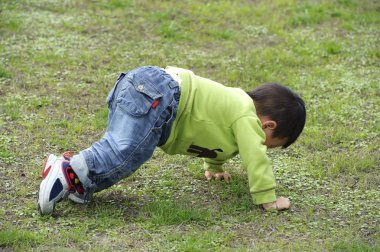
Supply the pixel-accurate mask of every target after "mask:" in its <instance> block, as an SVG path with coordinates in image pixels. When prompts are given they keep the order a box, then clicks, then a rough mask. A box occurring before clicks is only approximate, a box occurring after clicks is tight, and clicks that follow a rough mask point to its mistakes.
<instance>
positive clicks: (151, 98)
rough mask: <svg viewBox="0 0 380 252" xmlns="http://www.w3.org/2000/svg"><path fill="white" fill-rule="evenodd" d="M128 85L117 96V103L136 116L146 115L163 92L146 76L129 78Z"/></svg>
mask: <svg viewBox="0 0 380 252" xmlns="http://www.w3.org/2000/svg"><path fill="white" fill-rule="evenodd" d="M128 82H129V83H128V85H127V86H126V87H125V89H123V90H122V91H121V92H120V95H118V97H117V100H116V102H117V104H118V105H119V106H120V108H121V109H123V110H124V111H125V112H127V113H128V114H130V115H131V116H134V117H141V116H144V115H146V114H147V113H148V112H149V110H150V109H151V108H152V106H154V105H153V103H154V102H155V101H157V100H159V99H160V98H161V97H162V96H163V94H161V93H160V92H159V91H158V90H157V89H156V88H155V87H154V85H153V84H152V83H151V82H150V81H149V80H146V79H144V78H137V77H135V78H133V77H132V78H129V79H128Z"/></svg>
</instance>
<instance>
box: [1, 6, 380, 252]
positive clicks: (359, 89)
mask: <svg viewBox="0 0 380 252" xmlns="http://www.w3.org/2000/svg"><path fill="white" fill-rule="evenodd" d="M379 9H380V4H379V2H378V1H374V0H363V1H359V0H334V1H327V0H316V1H311V0H310V1H298V0H278V1H264V0H259V1H227V0H221V1H206V2H200V1H190V0H186V1H176V2H175V3H174V2H173V1H148V0H141V1H132V0H130V1H128V0H113V1H106V0H101V1H55V0H53V1H45V0H41V1H24V0H21V1H11V0H4V1H1V2H0V13H1V14H0V62H1V63H0V176H1V180H0V250H2V249H3V250H5V251H8V250H10V251H31V250H33V251H64V250H73V251H111V250H116V251H129V250H132V251H139V250H142V251H380V235H379V234H380V233H379V231H380V230H379V227H380V222H379V220H380V212H379V202H380V193H379V185H380V176H379V168H380V152H379V150H380V135H379V133H380V116H379V112H378V111H379V107H380V99H379V97H380V91H379V90H380V89H379V83H380V78H379V76H380V47H379V45H380V39H379V38H380V36H379V35H380V34H379V28H380V15H379ZM142 65H159V66H163V67H164V66H166V65H172V66H179V67H184V68H189V69H192V70H193V71H194V72H195V73H197V74H199V75H201V76H205V77H208V78H210V79H213V80H216V81H218V82H221V83H224V84H225V85H228V86H233V87H241V88H243V89H247V90H248V89H252V88H253V87H255V86H257V85H259V84H260V83H263V82H281V83H284V84H286V85H288V86H290V87H291V88H292V89H294V90H295V91H297V92H299V93H300V94H301V96H302V97H303V98H304V100H305V102H306V105H307V112H308V115H307V123H306V127H305V130H304V133H303V134H302V136H301V138H300V139H299V140H298V141H297V142H296V143H295V144H294V145H293V146H291V147H290V148H289V149H287V150H273V151H270V152H269V156H270V158H271V159H272V160H273V167H274V173H275V175H276V178H277V182H278V188H277V194H278V195H279V196H288V197H290V199H291V202H292V208H291V209H290V210H289V211H285V212H279V213H277V212H264V211H263V210H262V209H261V208H260V207H257V206H254V205H253V204H252V200H251V196H250V194H249V191H248V182H247V176H246V171H245V170H244V169H243V168H242V167H241V161H240V159H239V158H238V157H236V158H234V159H232V160H231V161H229V162H227V163H226V165H225V169H226V170H227V171H229V172H230V173H231V174H232V177H233V181H232V182H231V183H230V184H225V183H223V182H216V181H212V182H209V183H208V182H206V181H205V179H204V178H203V171H202V169H201V167H202V161H201V160H198V159H194V158H189V157H183V156H167V155H165V154H164V153H163V152H162V151H159V150H158V151H157V152H155V154H154V156H153V158H152V159H151V160H150V161H149V162H148V163H147V164H144V165H143V166H142V167H141V169H139V170H138V171H137V172H136V173H135V174H134V175H133V176H131V177H129V178H128V179H126V180H123V181H121V182H120V183H118V184H117V185H116V186H113V187H111V188H109V189H107V190H105V191H102V192H100V193H98V194H96V195H95V197H94V199H93V201H92V202H91V203H90V204H88V205H84V206H78V205H75V204H72V203H70V202H68V201H63V202H61V203H60V204H58V205H57V208H56V214H55V215H54V216H53V217H40V216H39V215H38V213H37V211H36V196H37V192H38V187H39V183H40V176H41V165H42V163H43V161H44V158H45V156H46V155H47V154H48V153H56V154H59V153H62V152H63V151H65V150H68V149H70V150H74V151H80V150H82V149H84V148H87V147H89V146H90V145H91V144H92V143H93V142H94V141H96V140H98V139H99V138H100V137H101V136H102V135H103V133H104V130H105V129H106V127H107V106H106V103H105V98H106V96H107V93H108V90H109V89H110V88H111V87H112V86H113V84H114V82H115V80H116V79H117V77H118V74H119V73H120V72H122V71H128V70H130V69H133V68H135V67H138V66H142Z"/></svg>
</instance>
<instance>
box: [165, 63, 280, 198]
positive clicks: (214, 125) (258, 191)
mask: <svg viewBox="0 0 380 252" xmlns="http://www.w3.org/2000/svg"><path fill="white" fill-rule="evenodd" d="M166 70H167V71H169V72H170V73H171V74H175V75H177V76H178V77H179V78H180V79H181V84H180V86H181V97H180V101H179V107H178V112H177V116H176V119H175V120H174V122H173V126H172V129H171V132H170V135H169V138H168V140H167V142H166V143H165V144H164V145H162V146H160V148H161V149H162V150H163V151H165V152H166V153H168V154H185V155H191V156H195V157H200V158H204V160H205V164H204V168H205V169H206V170H210V171H214V172H215V171H220V172H221V171H223V169H222V164H223V163H225V162H226V161H227V160H228V159H230V158H232V157H234V156H235V155H237V154H240V157H241V159H242V162H243V167H244V168H246V169H247V174H248V181H249V188H250V192H251V193H252V196H253V202H254V203H255V204H263V203H268V202H273V201H275V200H276V195H275V186H276V182H275V179H274V175H273V171H272V167H271V163H270V161H269V159H268V157H267V155H266V146H265V145H264V144H263V143H264V141H265V133H264V131H263V130H262V128H261V122H260V120H259V118H258V116H257V114H256V109H255V106H254V103H253V101H252V99H251V98H250V97H249V96H248V95H247V94H246V93H245V92H244V91H243V90H241V89H240V88H231V87H226V86H223V85H222V84H219V83H217V82H215V81H212V80H209V79H206V78H202V77H200V76H197V75H195V74H194V73H193V72H192V71H190V70H185V69H181V68H176V67H167V68H166Z"/></svg>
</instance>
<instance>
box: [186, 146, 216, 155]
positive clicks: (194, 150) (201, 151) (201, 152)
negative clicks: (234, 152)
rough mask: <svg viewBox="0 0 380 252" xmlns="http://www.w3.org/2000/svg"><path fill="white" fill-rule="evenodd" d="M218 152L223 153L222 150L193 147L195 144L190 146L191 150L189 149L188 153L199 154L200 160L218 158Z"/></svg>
mask: <svg viewBox="0 0 380 252" xmlns="http://www.w3.org/2000/svg"><path fill="white" fill-rule="evenodd" d="M217 151H218V152H223V150H222V149H213V150H210V149H207V148H204V147H200V146H197V145H193V144H192V145H190V146H189V148H188V149H187V152H189V153H195V154H198V155H197V157H200V158H216V157H217V156H218V153H217Z"/></svg>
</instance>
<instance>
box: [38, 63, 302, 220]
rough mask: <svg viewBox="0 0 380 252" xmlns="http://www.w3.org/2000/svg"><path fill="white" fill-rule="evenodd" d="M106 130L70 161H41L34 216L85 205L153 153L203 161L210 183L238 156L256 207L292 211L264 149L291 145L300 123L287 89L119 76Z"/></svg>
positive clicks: (171, 72) (184, 74)
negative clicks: (65, 205) (69, 203)
mask: <svg viewBox="0 0 380 252" xmlns="http://www.w3.org/2000/svg"><path fill="white" fill-rule="evenodd" d="M107 105H108V108H109V114H108V128H107V130H106V132H105V134H104V136H103V137H102V138H101V139H100V140H99V141H98V142H96V143H94V144H93V145H92V146H91V147H90V148H88V149H85V150H82V151H81V152H79V153H78V154H76V155H72V153H69V152H66V153H64V154H63V156H61V157H57V156H55V155H50V156H49V157H48V158H47V160H46V161H45V164H44V167H43V174H42V182H41V184H40V190H39V198H38V210H39V212H40V214H42V215H46V214H52V213H53V211H54V207H55V205H56V203H57V202H59V201H60V200H61V199H63V198H65V197H67V196H68V197H69V198H70V199H71V200H73V201H75V202H78V203H84V202H86V201H87V200H88V199H89V198H90V196H91V195H92V193H94V192H98V191H101V190H104V189H106V188H108V187H110V186H112V185H114V184H115V183H117V182H118V181H120V180H121V179H123V178H126V177H128V176H130V175H131V174H132V173H133V172H135V171H136V170H137V169H138V168H139V167H140V166H141V165H142V164H143V163H144V162H146V161H147V160H148V159H149V158H150V157H151V156H152V154H153V151H154V149H155V148H156V147H159V148H161V149H162V150H163V151H164V152H166V153H168V154H184V155H191V156H195V157H200V158H203V159H204V169H205V176H206V178H207V179H208V180H211V179H224V180H226V181H229V180H230V179H231V176H230V175H229V174H228V173H227V172H224V171H223V169H222V165H223V163H224V162H226V161H227V160H228V159H230V158H232V157H234V156H235V155H237V154H240V157H241V159H242V162H243V166H244V167H245V168H246V169H247V174H248V181H249V190H250V192H251V194H252V199H253V203H254V204H258V205H262V206H263V207H264V208H265V209H272V208H274V209H277V210H283V209H287V208H289V207H290V201H289V200H288V199H287V198H284V197H280V198H277V197H276V194H275V178H274V176H273V171H272V167H271V164H270V161H269V159H268V157H267V155H266V150H267V148H275V147H282V148H286V147H288V146H289V145H291V144H292V143H293V142H294V141H296V139H297V138H298V136H299V135H300V134H301V132H302V130H303V128H304V125H305V119H306V110H305V105H304V102H303V100H302V99H301V98H300V97H299V96H298V95H297V94H295V93H293V92H292V91H291V90H290V89H289V88H287V87H284V86H281V85H279V84H264V85H262V86H259V87H257V88H256V89H254V90H253V91H251V92H245V91H243V90H241V89H239V88H231V87H226V86H223V85H222V84H219V83H217V82H215V81H212V80H209V79H206V78H202V77H200V76H197V75H195V74H194V73H193V72H192V71H190V70H185V69H181V68H176V67H167V68H166V69H162V68H159V67H151V66H147V67H140V68H137V69H135V70H132V71H130V72H128V73H122V74H121V75H120V76H119V78H118V80H117V81H116V84H115V86H114V87H113V89H112V90H111V91H110V93H109V94H108V97H107Z"/></svg>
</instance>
